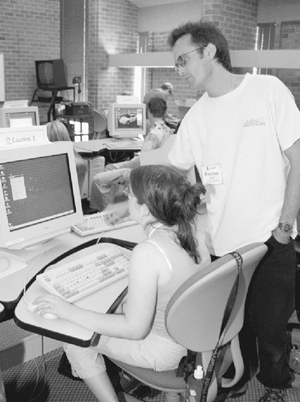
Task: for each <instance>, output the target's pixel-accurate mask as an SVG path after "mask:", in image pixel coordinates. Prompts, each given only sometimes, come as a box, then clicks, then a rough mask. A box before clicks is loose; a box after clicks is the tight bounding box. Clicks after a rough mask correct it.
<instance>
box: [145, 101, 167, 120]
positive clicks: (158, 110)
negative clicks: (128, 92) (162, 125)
mask: <svg viewBox="0 0 300 402" xmlns="http://www.w3.org/2000/svg"><path fill="white" fill-rule="evenodd" d="M147 109H148V110H149V111H150V112H151V114H152V116H153V117H162V118H163V117H164V116H165V114H166V111H167V102H166V101H165V100H163V99H162V98H151V99H150V100H149V102H148V103H147Z"/></svg>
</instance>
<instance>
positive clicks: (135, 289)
mask: <svg viewBox="0 0 300 402" xmlns="http://www.w3.org/2000/svg"><path fill="white" fill-rule="evenodd" d="M165 269H169V268H168V267H167V264H166V261H165V258H164V257H163V255H162V254H161V253H160V252H159V251H158V249H157V248H156V246H155V245H153V244H151V243H147V242H144V243H141V244H139V245H137V246H136V247H135V248H134V250H133V252H132V254H131V260H130V269H129V286H128V296H127V303H126V310H125V313H124V314H122V315H121V314H101V313H95V312H92V311H89V310H85V309H82V308H79V307H76V306H75V305H73V304H70V303H68V302H66V301H64V300H62V299H61V298H59V297H56V296H53V295H47V296H42V297H38V298H37V299H36V301H35V302H34V303H35V304H38V307H37V309H36V310H35V312H38V311H40V312H41V314H43V313H51V314H55V315H56V316H58V317H60V318H63V319H65V320H68V321H71V322H73V323H75V324H78V325H81V326H83V327H86V328H88V329H90V330H92V331H94V332H97V333H100V334H103V335H108V336H112V337H117V338H125V339H136V340H137V339H143V338H144V337H145V336H146V335H147V334H148V332H149V330H150V328H151V324H152V320H153V316H154V314H155V307H156V296H157V284H158V280H159V276H160V274H161V271H162V270H165ZM100 291H101V290H100ZM49 303H50V304H51V308H50V309H48V308H47V306H48V304H49Z"/></svg>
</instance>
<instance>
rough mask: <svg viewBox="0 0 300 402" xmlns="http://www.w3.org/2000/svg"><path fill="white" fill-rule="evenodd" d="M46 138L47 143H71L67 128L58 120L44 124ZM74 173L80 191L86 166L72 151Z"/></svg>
mask: <svg viewBox="0 0 300 402" xmlns="http://www.w3.org/2000/svg"><path fill="white" fill-rule="evenodd" d="M46 127H47V136H48V139H49V141H51V142H56V141H71V139H70V136H69V132H68V130H67V127H66V126H65V125H64V124H63V123H62V122H61V121H59V120H53V121H51V122H49V123H47V124H46ZM74 156H75V163H76V171H77V176H78V184H79V190H80V191H81V190H82V187H83V183H84V180H85V177H86V174H87V170H88V164H87V161H86V160H85V159H83V158H82V157H81V156H80V155H79V153H78V152H77V151H75V149H74Z"/></svg>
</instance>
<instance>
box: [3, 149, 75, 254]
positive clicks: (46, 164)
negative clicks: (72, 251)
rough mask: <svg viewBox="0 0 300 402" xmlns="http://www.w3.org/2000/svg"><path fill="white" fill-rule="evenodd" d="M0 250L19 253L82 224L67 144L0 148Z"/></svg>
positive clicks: (72, 159) (70, 152) (72, 154)
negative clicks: (72, 226) (1, 248)
mask: <svg viewBox="0 0 300 402" xmlns="http://www.w3.org/2000/svg"><path fill="white" fill-rule="evenodd" d="M0 183H1V184H0V247H4V248H7V249H10V248H11V249H22V248H24V247H28V246H31V245H33V244H36V243H40V242H41V241H44V240H47V239H51V238H53V237H55V236H57V235H59V234H62V233H66V232H69V231H70V227H71V225H74V224H77V223H79V222H80V221H82V219H83V213H82V207H81V198H80V192H79V186H78V177H77V172H76V165H75V157H74V151H73V145H72V143H71V142H68V141H63V142H55V143H49V144H45V145H33V146H26V147H11V148H9V147H7V148H2V149H0Z"/></svg>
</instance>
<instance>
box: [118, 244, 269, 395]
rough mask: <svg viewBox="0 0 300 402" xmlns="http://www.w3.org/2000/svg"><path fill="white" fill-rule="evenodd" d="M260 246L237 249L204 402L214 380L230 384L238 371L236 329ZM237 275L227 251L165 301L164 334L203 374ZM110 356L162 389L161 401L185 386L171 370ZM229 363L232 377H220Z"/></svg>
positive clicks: (215, 388)
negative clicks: (187, 353)
mask: <svg viewBox="0 0 300 402" xmlns="http://www.w3.org/2000/svg"><path fill="white" fill-rule="evenodd" d="M266 251H267V246H266V245H265V244H263V243H253V244H250V245H248V246H244V247H242V248H240V249H238V250H237V252H238V253H239V254H240V255H241V257H242V259H243V266H242V269H241V272H240V274H239V279H238V290H237V296H236V299H235V303H234V306H233V309H232V312H231V315H230V318H229V321H228V323H227V325H226V327H225V330H224V332H223V335H222V336H221V338H220V343H219V346H223V345H226V346H225V348H223V352H224V350H225V351H226V352H225V356H224V359H223V360H222V361H221V353H219V354H218V357H217V362H218V363H219V364H217V365H216V367H218V370H217V373H216V372H215V371H216V370H214V372H213V376H212V381H211V383H210V387H209V390H208V394H207V402H212V401H214V399H215V398H216V395H217V391H218V384H220V386H221V387H222V388H230V387H232V386H234V385H235V384H237V382H238V381H239V380H240V379H241V377H242V375H243V372H244V364H243V359H242V355H241V350H240V346H239V338H238V334H239V332H240V330H241V328H242V326H243V321H244V308H245V300H246V295H247V291H248V287H249V284H250V281H251V278H252V275H253V273H254V271H255V268H256V267H257V265H258V263H259V262H260V260H261V259H262V258H263V256H264V255H265V253H266ZM237 275H238V269H237V262H236V260H235V258H234V257H233V256H232V255H231V254H227V255H225V256H223V257H222V258H220V259H218V260H216V261H214V262H213V263H211V264H209V265H207V266H206V267H204V268H203V269H202V270H201V271H200V272H198V273H196V274H194V275H193V276H192V277H191V278H189V279H188V280H187V281H186V282H185V283H183V284H182V285H181V286H180V287H179V289H178V290H177V291H176V292H175V293H174V295H173V296H172V298H171V300H170V301H169V303H168V305H167V309H166V314H165V323H166V327H167V330H168V332H169V334H170V336H171V337H172V338H173V339H174V340H175V341H176V342H178V343H179V344H181V345H183V346H184V347H186V348H187V349H189V350H191V351H194V352H197V359H198V358H200V359H201V362H202V363H201V364H202V366H203V369H204V373H206V370H207V367H208V364H209V362H210V359H211V356H212V353H213V350H214V348H215V346H216V345H217V342H218V340H219V335H220V328H221V323H222V319H223V314H224V310H225V306H226V304H227V301H228V298H229V295H230V292H231V290H232V287H233V284H234V282H235V279H236V278H237ZM221 349H222V348H221ZM111 360H112V361H113V362H114V363H115V364H116V365H117V366H119V367H120V368H121V369H122V370H123V371H124V372H126V373H128V374H130V375H131V376H132V377H133V378H135V379H137V380H139V381H140V382H142V383H143V384H145V385H148V386H149V387H151V388H154V389H156V390H160V391H164V392H165V393H166V399H165V400H166V402H171V401H172V402H178V401H179V400H180V395H179V394H183V393H184V392H185V391H186V383H185V381H184V379H183V377H176V370H171V371H163V372H162V371H160V372H158V371H154V370H152V369H144V368H141V367H134V366H130V365H128V364H125V363H122V362H119V361H117V360H114V359H111ZM232 364H233V365H234V369H235V370H234V375H233V378H225V377H224V374H225V373H226V371H227V370H228V368H229V367H230V366H232ZM125 391H128V390H126V389H125Z"/></svg>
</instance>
